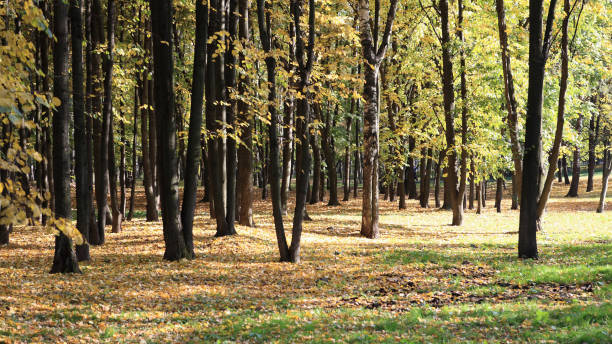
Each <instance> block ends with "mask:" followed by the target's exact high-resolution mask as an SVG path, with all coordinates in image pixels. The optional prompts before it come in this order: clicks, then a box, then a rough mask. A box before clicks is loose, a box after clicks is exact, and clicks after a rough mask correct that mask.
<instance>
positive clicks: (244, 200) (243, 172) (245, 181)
mask: <svg viewBox="0 0 612 344" xmlns="http://www.w3.org/2000/svg"><path fill="white" fill-rule="evenodd" d="M250 3H251V1H250V0H240V1H239V3H238V8H239V10H238V11H239V13H240V19H239V21H238V36H239V37H240V40H241V42H242V44H244V46H245V47H247V46H249V45H248V44H249V42H250V37H249V8H250ZM245 58H246V56H245V52H244V51H243V50H241V51H240V55H239V61H240V64H242V63H243V62H244V61H245ZM248 83H249V79H248V78H247V74H246V73H240V75H239V77H238V93H240V94H244V93H245V92H246V88H247V85H248ZM237 118H238V121H239V122H241V123H244V124H245V126H244V127H243V128H242V130H241V131H240V135H239V136H240V140H241V141H242V144H241V145H239V146H238V176H237V179H236V183H237V191H238V192H237V193H238V199H237V203H238V209H239V210H238V222H239V223H240V224H241V225H244V226H249V227H253V226H255V222H254V221H253V169H254V166H253V154H252V151H253V116H252V115H251V114H250V113H249V105H248V104H247V102H246V101H244V100H243V99H238V113H237Z"/></svg>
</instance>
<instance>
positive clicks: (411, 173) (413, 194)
mask: <svg viewBox="0 0 612 344" xmlns="http://www.w3.org/2000/svg"><path fill="white" fill-rule="evenodd" d="M414 146H415V139H414V137H412V136H409V137H408V183H407V185H406V187H407V188H408V198H409V199H417V196H418V195H417V191H416V182H415V179H416V173H415V166H414V158H413V157H412V151H414Z"/></svg>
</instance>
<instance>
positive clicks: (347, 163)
mask: <svg viewBox="0 0 612 344" xmlns="http://www.w3.org/2000/svg"><path fill="white" fill-rule="evenodd" d="M353 112H355V99H354V98H351V110H350V115H349V116H347V117H346V138H347V143H346V148H345V150H344V165H342V166H343V167H344V170H343V172H342V179H343V180H342V181H343V184H344V197H342V201H344V202H347V201H348V200H349V198H350V196H351V176H350V174H351V125H352V124H353V117H351V116H352V115H353ZM400 209H401V208H400Z"/></svg>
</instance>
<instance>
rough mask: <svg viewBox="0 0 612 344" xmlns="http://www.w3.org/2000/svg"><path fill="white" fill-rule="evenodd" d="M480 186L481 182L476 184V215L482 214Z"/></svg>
mask: <svg viewBox="0 0 612 344" xmlns="http://www.w3.org/2000/svg"><path fill="white" fill-rule="evenodd" d="M482 185H483V182H482V181H480V182H478V183H477V184H476V190H477V192H476V194H477V196H476V200H477V201H478V205H477V207H476V214H482Z"/></svg>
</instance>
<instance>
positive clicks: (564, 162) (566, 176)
mask: <svg viewBox="0 0 612 344" xmlns="http://www.w3.org/2000/svg"><path fill="white" fill-rule="evenodd" d="M561 165H562V166H563V180H564V183H565V185H570V179H569V173H568V171H567V157H566V156H565V154H564V155H563V158H562V159H561Z"/></svg>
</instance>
